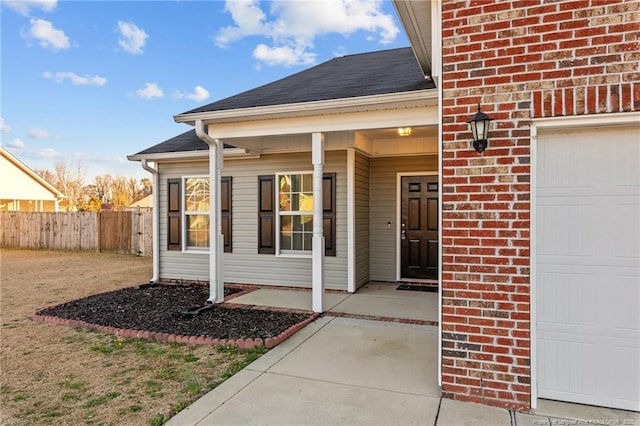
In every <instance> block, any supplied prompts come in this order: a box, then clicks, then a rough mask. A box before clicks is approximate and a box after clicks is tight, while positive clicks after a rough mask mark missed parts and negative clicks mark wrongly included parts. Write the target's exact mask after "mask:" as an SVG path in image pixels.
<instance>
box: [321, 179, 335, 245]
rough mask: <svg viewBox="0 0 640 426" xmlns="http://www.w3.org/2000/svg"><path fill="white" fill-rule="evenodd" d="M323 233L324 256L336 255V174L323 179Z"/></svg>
mask: <svg viewBox="0 0 640 426" xmlns="http://www.w3.org/2000/svg"><path fill="white" fill-rule="evenodd" d="M322 232H323V234H324V255H325V256H335V255H336V174H335V173H325V174H324V176H323V177H322Z"/></svg>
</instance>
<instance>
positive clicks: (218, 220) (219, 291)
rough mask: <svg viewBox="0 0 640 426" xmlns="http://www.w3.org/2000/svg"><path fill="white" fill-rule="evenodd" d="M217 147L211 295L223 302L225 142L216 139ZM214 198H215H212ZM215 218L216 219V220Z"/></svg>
mask: <svg viewBox="0 0 640 426" xmlns="http://www.w3.org/2000/svg"><path fill="white" fill-rule="evenodd" d="M215 141H216V149H215V151H216V152H217V161H218V162H217V164H216V174H215V192H214V194H215V206H216V207H215V216H213V217H211V218H210V223H209V226H210V227H211V230H212V231H213V230H214V229H215V235H216V239H215V240H211V243H210V245H211V246H214V245H215V246H216V257H217V260H216V263H217V265H216V270H215V274H216V289H215V292H211V291H210V293H211V296H212V297H213V295H214V294H215V300H212V302H214V303H222V302H224V259H223V256H224V236H223V235H222V213H221V209H222V183H221V180H222V165H223V161H224V151H223V149H224V144H223V143H222V141H221V140H220V139H216V140H215ZM212 200H213V199H212ZM214 218H215V221H214Z"/></svg>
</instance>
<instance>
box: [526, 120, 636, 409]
mask: <svg viewBox="0 0 640 426" xmlns="http://www.w3.org/2000/svg"><path fill="white" fill-rule="evenodd" d="M536 177H537V183H536V188H537V195H536V200H537V209H536V214H537V220H536V227H537V228H536V229H537V230H536V238H537V250H536V251H537V253H536V262H537V283H536V285H537V290H536V304H537V308H536V309H537V311H536V313H537V333H538V334H537V356H538V358H537V359H538V395H539V397H541V398H549V399H557V400H562V401H571V402H578V403H584V404H591V405H601V406H607V407H614V408H623V409H630V410H640V313H639V312H640V125H633V126H624V127H592V128H589V129H581V130H571V131H562V132H560V131H553V132H551V131H548V133H544V132H541V134H540V135H539V137H538V160H537V173H536Z"/></svg>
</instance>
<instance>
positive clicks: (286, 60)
mask: <svg viewBox="0 0 640 426" xmlns="http://www.w3.org/2000/svg"><path fill="white" fill-rule="evenodd" d="M253 57H254V58H256V59H258V60H259V61H261V62H264V63H265V64H267V65H284V66H291V65H312V64H314V63H315V62H316V54H315V53H310V52H306V51H305V50H304V49H302V50H300V51H297V50H296V49H295V48H293V47H290V46H283V47H269V46H267V45H266V44H259V45H257V46H256V48H255V49H254V51H253Z"/></svg>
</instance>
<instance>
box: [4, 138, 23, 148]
mask: <svg viewBox="0 0 640 426" xmlns="http://www.w3.org/2000/svg"><path fill="white" fill-rule="evenodd" d="M7 146H8V147H9V148H14V149H19V150H23V149H24V141H23V140H22V139H19V138H15V139H14V140H12V141H10V142H8V143H7Z"/></svg>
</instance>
